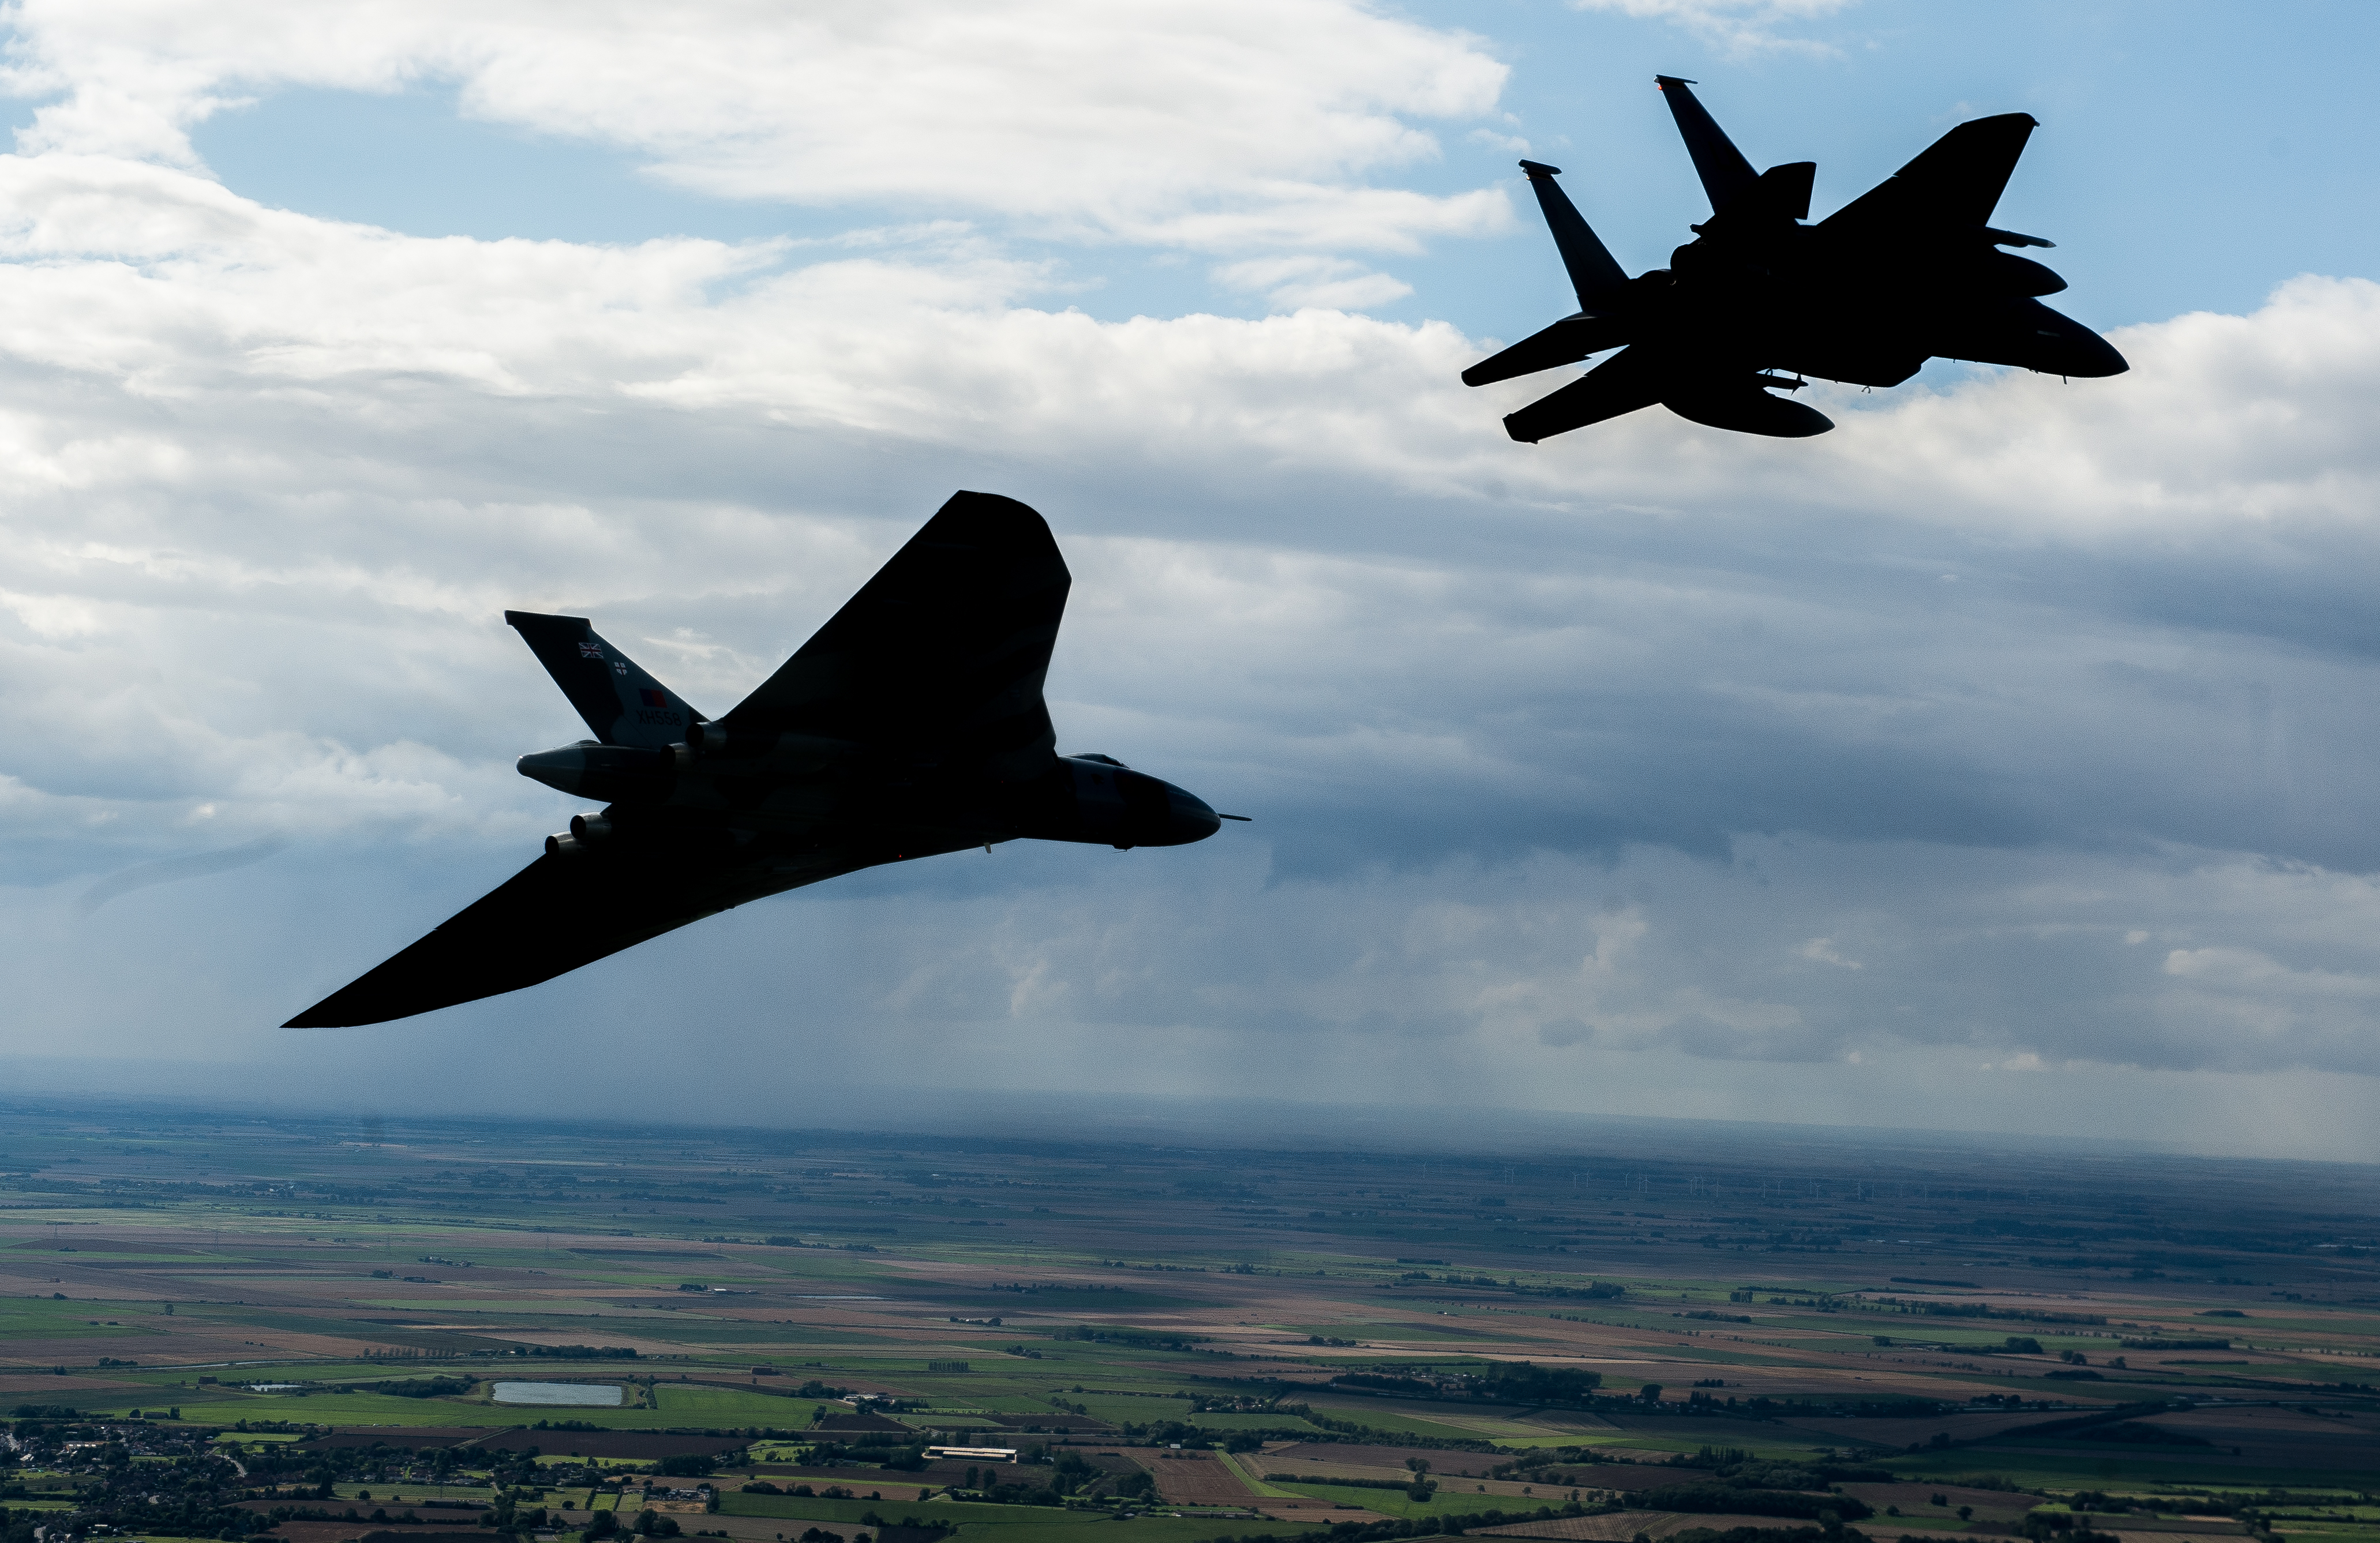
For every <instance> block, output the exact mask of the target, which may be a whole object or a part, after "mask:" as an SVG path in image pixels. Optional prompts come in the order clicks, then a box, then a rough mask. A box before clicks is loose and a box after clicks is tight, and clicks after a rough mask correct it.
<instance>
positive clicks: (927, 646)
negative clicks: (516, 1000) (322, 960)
mask: <svg viewBox="0 0 2380 1543" xmlns="http://www.w3.org/2000/svg"><path fill="white" fill-rule="evenodd" d="M1073 582H1074V581H1073V578H1072V577H1071V576H1069V575H1068V573H1067V572H1066V564H1065V561H1064V559H1062V558H1061V557H1060V556H1059V555H1058V545H1057V543H1056V542H1055V541H1052V540H1051V539H1050V528H1049V527H1048V526H1047V525H1045V524H1043V523H1042V520H1041V516H1039V515H1038V514H1035V513H1034V512H1033V511H1032V510H1031V509H1028V508H1026V506H1025V505H1024V504H1019V503H1017V502H1016V501H1015V500H1014V499H1009V498H1000V497H996V496H994V495H992V494H990V493H979V492H962V493H960V494H958V495H957V496H955V497H953V499H952V500H951V501H950V502H949V503H948V504H943V505H942V508H941V513H939V514H937V515H935V516H934V517H933V518H932V519H930V520H928V521H927V522H926V526H925V529H922V530H920V531H918V532H917V535H916V536H914V537H912V538H911V539H910V541H909V543H908V545H906V546H905V547H903V548H902V549H901V550H900V551H899V552H897V553H894V554H893V556H892V561H890V562H888V563H886V564H885V565H884V566H883V568H882V569H881V570H880V571H879V572H878V573H877V575H876V577H874V578H871V579H869V580H868V583H867V584H866V585H865V586H864V587H863V588H862V589H860V591H859V593H858V594H856V595H855V596H853V597H852V598H851V600H850V601H849V602H848V603H846V604H845V605H844V608H843V609H842V610H841V611H839V612H837V613H836V614H834V616H833V618H832V620H830V621H829V622H828V623H827V624H826V625H825V626H822V627H820V628H819V630H818V633H817V635H816V636H815V637H813V638H811V639H810V640H809V641H808V642H807V643H805V644H803V645H802V647H801V650H800V651H799V652H797V653H795V655H794V657H793V658H792V659H790V660H788V661H787V662H785V664H784V665H783V667H782V668H780V669H779V670H778V671H777V673H776V674H773V675H771V676H770V677H769V678H768V679H767V680H766V681H764V682H762V683H761V685H760V686H759V689H757V690H755V691H754V692H753V693H752V694H751V695H750V696H748V697H747V698H745V699H744V700H743V701H742V702H740V703H738V704H737V705H736V707H735V710H734V711H731V712H729V713H728V714H727V715H726V716H725V717H723V718H720V719H717V720H715V721H714V720H710V719H707V718H705V717H704V716H703V715H702V714H701V713H699V712H697V711H695V710H694V709H693V708H692V707H690V706H688V705H687V704H686V699H684V698H682V697H680V696H678V695H677V694H676V693H675V692H674V691H672V690H671V689H670V688H669V687H667V686H663V685H662V683H661V682H660V681H657V680H655V679H654V678H653V677H652V676H651V675H650V674H646V673H645V672H644V671H643V670H642V669H639V668H638V667H637V665H636V664H635V663H634V662H631V661H630V660H629V658H628V656H627V655H626V654H625V653H622V652H621V651H620V650H618V649H617V648H614V647H613V645H612V644H610V643H608V642H606V641H604V640H603V639H602V638H599V637H597V636H596V635H595V633H594V631H593V630H592V629H591V628H590V627H589V626H588V624H587V621H586V619H585V618H583V617H579V616H541V615H537V614H532V613H529V612H526V611H507V612H505V613H504V620H505V621H507V622H509V623H511V624H512V625H513V626H515V627H516V628H518V629H519V631H520V635H521V638H522V639H523V640H524V641H525V642H527V643H528V646H529V648H530V649H531V650H534V651H535V653H536V654H537V658H538V662H539V663H540V664H543V665H544V666H545V668H546V671H547V673H548V674H552V675H553V680H554V684H555V685H557V686H561V687H562V691H563V695H565V696H566V697H568V698H569V699H570V705H571V706H572V707H574V708H577V710H578V714H579V716H580V717H582V718H584V719H586V721H587V726H588V727H589V729H591V730H593V731H594V734H595V737H594V738H593V739H582V740H580V741H578V742H577V744H575V745H566V746H565V747H562V748H560V749H557V750H544V751H540V752H539V753H538V754H536V755H529V756H523V757H522V758H521V759H520V762H519V770H520V773H521V775H522V776H525V777H531V778H534V779H536V780H537V781H539V782H540V783H543V784H546V785H547V786H549V787H553V788H555V789H557V790H559V791H561V792H563V793H567V794H571V795H574V796H578V797H582V798H588V799H593V800H602V801H603V802H604V803H605V805H606V807H605V808H603V810H602V811H601V813H596V814H580V815H576V816H573V817H572V819H571V821H570V830H569V832H568V833H567V834H561V835H553V836H548V837H547V838H546V841H545V856H543V857H540V858H538V859H537V860H536V861H535V862H533V863H531V864H529V865H528V867H527V868H525V869H521V871H520V872H518V873H516V874H515V875H513V877H512V878H510V879H508V880H506V881H504V883H503V884H502V885H501V886H499V887H498V888H497V889H495V890H494V891H492V893H489V894H487V895H485V896H482V897H481V898H480V900H478V901H476V902H474V903H473V904H472V905H468V906H467V907H466V908H465V909H464V910H463V911H461V912H460V913H459V914H457V915H456V916H455V917H452V918H450V919H449V920H447V921H446V922H445V923H444V924H443V925H442V926H440V927H439V928H438V929H436V930H435V931H433V932H431V934H430V935H429V936H428V937H425V938H423V939H421V940H420V941H419V942H416V943H415V944H413V946H411V947H410V948H407V949H406V950H405V951H404V952H403V953H401V954H397V955H396V956H395V957H394V958H392V959H390V960H388V961H387V962H386V963H384V964H383V965H381V966H379V967H377V968H375V969H373V970H371V971H370V973H368V974H366V975H365V976H363V977H362V978H359V979H358V980H356V981H354V982H352V983H350V984H349V985H346V986H345V987H342V988H341V989H340V990H336V991H334V992H333V993H332V994H331V995H330V996H328V997H326V998H324V999H323V1000H322V1002H317V1003H315V1004H314V1005H313V1006H312V1007H310V1008H308V1009H307V1010H306V1011H305V1012H303V1013H300V1014H297V1016H296V1017H295V1018H292V1019H291V1020H289V1022H288V1024H287V1025H286V1026H285V1027H290V1028H328V1027H346V1026H350V1025H355V1024H372V1023H383V1022H385V1021H387V1020H388V1019H391V1018H402V1017H407V1016H410V1015H411V1014H416V1013H427V1012H430V1011H431V1010H432V1009H433V1008H439V1007H449V1006H452V1005H454V1004H455V1003H456V1002H472V1001H476V1000H477V999H479V998H480V997H487V996H494V995H495V994H497V993H498V992H501V991H513V990H519V989H520V988H522V987H524V986H533V985H536V984H537V983H538V982H539V981H541V980H549V979H552V978H553V977H555V976H557V975H561V974H563V973H564V972H565V971H568V970H575V969H577V967H578V966H581V965H585V964H589V963H591V962H592V961H594V960H597V959H601V958H602V957H603V956H604V955H605V954H616V953H618V952H619V951H620V950H622V949H624V948H630V947H633V946H635V945H636V944H637V943H640V942H644V941H645V940H646V939H648V938H653V937H658V936H660V935H661V934H662V933H663V932H667V931H669V930H671V929H674V928H678V927H683V926H685V925H686V923H687V922H690V921H697V920H699V919H700V918H702V917H707V916H710V915H713V914H714V913H716V912H720V911H723V910H726V909H727V908H729V907H730V906H733V905H742V904H743V903H744V902H746V901H747V900H758V899H759V898H760V897H761V896H763V895H770V894H776V893H781V892H783V891H785V890H790V889H797V888H799V887H800V886H802V885H804V884H815V883H817V882H818V881H820V880H821V879H832V878H834V877H835V876H836V875H838V874H844V873H851V872H854V871H856V870H857V869H863V868H873V867H875V866H876V865H878V864H880V863H893V862H902V861H905V860H907V859H909V858H913V857H931V856H934V855H935V854H937V853H942V852H957V851H963V850H965V849H966V848H968V847H973V846H981V847H984V848H985V849H987V850H989V849H990V846H991V844H993V843H995V842H1003V841H1013V840H1014V839H1016V838H1018V837H1020V836H1029V837H1036V838H1038V839H1040V840H1044V841H1075V842H1098V843H1103V844H1110V845H1113V846H1115V847H1118V848H1129V847H1134V846H1179V845H1182V844H1185V843H1189V842H1194V841H1203V840H1205V839H1206V838H1207V837H1208V836H1210V835H1212V834H1214V833H1215V832H1216V831H1218V830H1220V828H1221V827H1220V824H1219V823H1218V822H1219V821H1220V820H1239V819H1243V818H1245V817H1244V816H1240V815H1218V814H1216V813H1215V811H1214V810H1212V809H1210V808H1208V807H1207V806H1206V805H1205V804H1204V803H1202V802H1200V801H1199V800H1198V799H1197V798H1196V797H1194V796H1192V795H1190V794H1188V793H1185V792H1184V791H1183V790H1182V789H1180V788H1178V787H1175V786H1173V785H1172V784H1170V783H1161V782H1160V781H1158V780H1157V779H1156V778H1154V777H1150V776H1146V775H1144V774H1142V773H1141V772H1135V771H1132V770H1130V769H1129V768H1127V767H1126V766H1125V765H1124V764H1123V762H1122V761H1119V760H1115V759H1111V758H1109V757H1107V756H1094V755H1081V756H1061V755H1059V754H1058V753H1057V736H1056V734H1055V732H1054V730H1053V729H1052V728H1051V726H1050V712H1049V709H1048V708H1047V707H1045V706H1044V705H1043V703H1042V699H1041V682H1042V676H1043V675H1044V674H1046V673H1047V672H1048V670H1049V667H1050V649H1051V647H1052V646H1053V645H1054V644H1055V643H1056V642H1057V640H1058V621H1059V617H1060V616H1061V614H1062V613H1063V612H1064V610H1065V606H1066V591H1067V589H1069V588H1070V587H1071V585H1072V584H1073Z"/></svg>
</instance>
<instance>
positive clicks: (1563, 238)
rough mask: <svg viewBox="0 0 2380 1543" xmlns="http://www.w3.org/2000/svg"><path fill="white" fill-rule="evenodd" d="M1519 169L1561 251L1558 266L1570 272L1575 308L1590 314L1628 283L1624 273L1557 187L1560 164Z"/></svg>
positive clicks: (1531, 164) (1526, 163)
mask: <svg viewBox="0 0 2380 1543" xmlns="http://www.w3.org/2000/svg"><path fill="white" fill-rule="evenodd" d="M1521 170H1523V171H1524V172H1526V173H1528V175H1529V186H1530V187H1531V188H1535V189H1536V195H1537V207H1538V208H1539V209H1542V210H1544V211H1545V215H1546V228H1547V229H1548V230H1550V231H1552V232H1553V235H1554V249H1555V250H1557V251H1559V252H1560V253H1561V260H1562V266H1563V267H1564V268H1565V269H1567V270H1569V272H1570V286H1571V288H1573V290H1575V291H1577V293H1578V309H1579V310H1584V311H1586V312H1588V313H1589V314H1592V313H1593V312H1594V310H1595V309H1596V307H1597V303H1598V302H1600V301H1602V300H1606V299H1609V297H1610V294H1611V292H1612V291H1614V290H1617V289H1618V288H1620V287H1621V286H1622V285H1625V284H1626V283H1627V282H1628V275H1627V273H1624V272H1623V271H1622V270H1621V266H1620V264H1619V263H1618V262H1617V261H1613V259H1612V256H1611V253H1610V251H1609V249H1606V248H1605V246H1604V244H1603V241H1602V238H1601V237H1597V235H1596V234H1595V230H1594V227H1592V226H1590V225H1588V224H1587V223H1586V216H1585V215H1584V214H1581V213H1579V212H1578V206H1577V205H1576V204H1574V203H1573V202H1571V201H1570V195H1569V194H1568V193H1565V192H1563V191H1562V190H1561V184H1560V183H1559V182H1556V181H1555V180H1554V178H1555V177H1558V176H1560V175H1561V168H1560V166H1548V165H1546V164H1543V163H1541V162H1536V161H1524V162H1522V163H1521Z"/></svg>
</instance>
